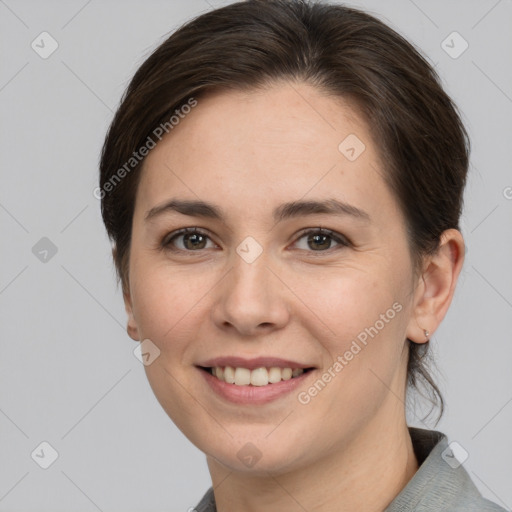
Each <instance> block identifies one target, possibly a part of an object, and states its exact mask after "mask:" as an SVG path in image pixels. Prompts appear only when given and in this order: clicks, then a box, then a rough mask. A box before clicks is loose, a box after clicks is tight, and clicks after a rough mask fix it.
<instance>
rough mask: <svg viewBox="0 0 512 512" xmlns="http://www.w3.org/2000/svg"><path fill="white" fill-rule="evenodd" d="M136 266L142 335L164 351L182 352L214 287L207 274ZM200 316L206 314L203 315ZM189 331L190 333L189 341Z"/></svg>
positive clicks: (136, 302) (137, 317)
mask: <svg viewBox="0 0 512 512" xmlns="http://www.w3.org/2000/svg"><path fill="white" fill-rule="evenodd" d="M142 263H143V262H141V264H140V265H137V264H134V268H133V286H132V295H133V304H134V316H135V320H136V322H137V326H138V328H139V332H140V334H141V336H143V337H144V338H149V339H151V340H152V341H153V342H154V343H155V344H156V345H157V346H158V347H159V348H160V350H161V351H162V352H165V353H166V354H167V353H169V354H176V353H178V352H180V351H181V350H183V347H184V346H185V341H186V340H188V338H190V335H191V334H192V333H191V329H193V326H194V325H200V323H199V320H198V316H199V315H200V312H201V310H202V307H203V306H202V304H203V303H204V302H205V294H207V292H208V290H210V289H211V288H212V287H213V286H214V284H215V279H214V276H209V275H208V273H204V272H203V273H197V272H196V273H191V272H190V271H188V272H187V273H186V275H185V274H184V272H183V271H180V270H175V269H172V268H169V267H168V266H165V265H154V264H153V265H149V264H147V265H144V264H142ZM201 314H203V315H204V312H202V313H201ZM186 332H190V335H189V336H188V338H187V335H186Z"/></svg>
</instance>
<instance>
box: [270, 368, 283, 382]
mask: <svg viewBox="0 0 512 512" xmlns="http://www.w3.org/2000/svg"><path fill="white" fill-rule="evenodd" d="M268 381H269V382H270V383H271V384H275V383H276V382H281V368H276V367H275V366H274V367H273V368H270V369H269V371H268Z"/></svg>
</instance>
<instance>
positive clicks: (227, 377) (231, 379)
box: [211, 366, 304, 386]
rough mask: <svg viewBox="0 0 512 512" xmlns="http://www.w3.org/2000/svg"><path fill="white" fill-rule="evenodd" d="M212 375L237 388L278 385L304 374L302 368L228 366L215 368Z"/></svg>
mask: <svg viewBox="0 0 512 512" xmlns="http://www.w3.org/2000/svg"><path fill="white" fill-rule="evenodd" d="M211 373H212V375H214V376H215V377H217V378H218V379H219V380H223V381H225V382H227V383H228V384H235V385H236V386H248V385H249V384H251V385H253V386H266V385H268V384H276V383H277V382H281V380H290V379H291V378H292V377H298V376H299V375H302V374H303V373H304V370H303V369H302V368H293V369H292V368H278V367H276V366H273V367H271V368H268V369H267V368H263V367H262V368H255V369H254V370H249V369H248V368H233V367H231V366H226V367H225V368H222V367H220V366H215V367H214V368H212V369H211Z"/></svg>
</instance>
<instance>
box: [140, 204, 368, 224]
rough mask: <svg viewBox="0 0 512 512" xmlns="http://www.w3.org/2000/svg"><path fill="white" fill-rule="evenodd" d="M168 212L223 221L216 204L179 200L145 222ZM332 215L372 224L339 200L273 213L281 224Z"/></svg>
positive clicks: (284, 206)
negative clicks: (290, 220)
mask: <svg viewBox="0 0 512 512" xmlns="http://www.w3.org/2000/svg"><path fill="white" fill-rule="evenodd" d="M168 212H178V213H181V214H183V215H189V216H191V217H202V218H207V219H215V220H223V217H224V216H223V214H222V210H221V209H220V208H219V207H218V206H215V205H214V204H211V203H207V202H205V201H199V200H197V201H196V200H179V199H171V200H170V201H167V202H165V203H163V204H161V205H158V206H155V207H154V208H151V209H150V210H148V211H147V213H146V216H145V218H144V220H145V221H146V222H148V221H150V220H152V219H155V218H156V217H158V216H160V215H163V214H164V213H168ZM322 213H323V214H332V215H342V216H350V217H353V218H354V219H357V220H361V221H364V222H366V223H368V222H371V217H370V215H369V214H368V213H367V212H365V211H364V210H361V209H360V208H357V207H356V206H353V205H351V204H348V203H344V202H342V201H339V200H338V199H325V200H322V201H313V200H310V201H304V200H299V201H291V202H289V203H283V204H282V205H280V206H278V207H277V208H275V209H274V211H273V214H272V216H273V218H274V221H275V222H281V221H283V220H286V219H290V218H294V217H301V216H305V215H315V214H322Z"/></svg>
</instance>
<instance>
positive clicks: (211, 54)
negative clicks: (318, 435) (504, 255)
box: [97, 0, 469, 417]
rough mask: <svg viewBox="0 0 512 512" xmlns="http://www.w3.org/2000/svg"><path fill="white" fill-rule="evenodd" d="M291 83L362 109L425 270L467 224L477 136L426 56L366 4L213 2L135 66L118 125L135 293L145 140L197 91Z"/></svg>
mask: <svg viewBox="0 0 512 512" xmlns="http://www.w3.org/2000/svg"><path fill="white" fill-rule="evenodd" d="M279 80H288V81H301V82H305V83H308V84H311V85H313V86H315V87H317V88H318V89H319V90H322V91H324V92H326V93H327V94H331V95H333V96H336V97H342V98H345V99H347V100H349V102H351V104H352V105H353V106H354V107H356V108H357V109H358V112H359V113H360V114H361V115H362V117H363V119H364V120H365V121H366V123H367V125H368V127H369V129H370V130H371V133H372V136H373V138H374V140H375V141H376V142H377V144H378V149H379V150H380V154H381V157H382V162H385V167H386V168H385V174H384V178H385V179H386V181H387V183H388V185H389V187H390V189H391V190H392V191H393V193H394V195H395V197H396V199H397V201H398V203H399V206H400V208H401V211H402V213H403V215H404V217H405V219H406V223H407V228H408V240H409V248H410V252H411V257H412V260H413V264H414V269H415V272H418V271H419V270H420V269H421V264H422V262H423V258H424V256H425V255H429V254H433V253H435V251H436V250H437V249H438V247H439V241H440V235H441V234H442V232H443V231H444V230H446V229H449V228H455V229H459V217H460V214H461V212H462V206H463V190H464V186H465V182H466V174H467V168H468V158H469V139H468V136H467V133H466V131H465V129H464V126H463V124H462V122H461V120H460V117H459V115H458V113H457V109H456V107H455V106H454V104H453V103H452V101H451V100H450V98H449V96H448V95H447V94H446V93H445V92H444V90H443V88H442V86H441V84H440V80H439V77H438V75H437V74H436V72H435V70H434V69H433V68H432V67H431V66H430V65H429V63H428V62H427V61H426V60H425V58H424V57H422V55H421V54H420V53H419V52H418V51H417V50H416V49H415V48H414V47H413V46H412V45H411V44H410V43H409V42H407V41H406V40H405V39H404V38H403V37H402V36H400V35H399V34H398V33H397V32H395V31H394V30H392V29H391V28H389V27H388V26H387V25H385V24H384V23H382V22H381V21H379V20H378V19H376V18H374V17H373V16H370V15H368V14H366V13H364V12H361V11H359V10H357V9H353V8H349V7H345V6H342V5H336V4H327V3H314V2H310V1H307V0H248V1H242V2H237V3H233V4H231V5H228V6H226V7H223V8H220V9H216V10H213V11H209V12H207V13H205V14H203V15H201V16H199V17H197V18H195V19H193V20H191V21H190V22H188V23H186V24H185V25H184V26H182V27H181V28H180V29H179V30H177V31H176V32H174V33H173V34H172V35H171V36H170V37H169V38H168V39H166V40H165V41H164V42H163V43H162V44H161V45H160V46H159V47H158V48H157V49H156V50H155V51H154V52H153V53H152V54H151V55H150V56H149V57H148V58H147V60H146V61H145V62H144V63H143V64H142V66H140V68H139V69H138V70H137V72H136V73H135V75H134V77H133V79H132V80H131V82H130V84H129V86H128V88H127V90H126V92H125V94H124V96H123V98H122V101H121V104H120V106H119V109H118V110H117V112H116V114H115V116H114V119H113V121H112V124H111V126H110V128H109V131H108V134H107V136H106V139H105V143H104V146H103V151H102V155H101V162H100V188H99V191H100V197H101V199H102V202H101V211H102V216H103V221H104V223H105V226H106V229H107V232H108V235H109V237H110V239H111V240H112V241H113V242H114V244H113V245H114V262H115V265H116V270H117V275H118V282H119V281H121V283H122V285H123V291H125V290H126V289H127V283H128V266H129V254H130V240H131V229H132V219H133V211H134V205H135V196H136V191H137V185H138V181H139V178H140V174H141V172H140V171H141V162H143V158H141V156H140V155H139V153H138V150H139V148H141V147H143V146H144V145H147V144H148V141H149V140H150V139H151V140H152V137H153V135H152V134H154V133H155V128H157V127H158V126H167V127H169V119H170V117H171V116H172V115H173V113H176V114H178V113H179V112H180V111H179V110H177V109H179V108H180V107H181V106H183V105H184V104H187V102H189V103H190V99H191V98H200V96H201V95H202V94H205V93H207V92H209V91H213V90H228V89H238V90H241V89H246V90H250V89H255V88H258V87H265V86H269V85H272V84H273V83H275V82H277V81H279ZM165 123H167V124H165ZM166 131H168V130H166ZM141 153H142V152H141ZM134 155H136V156H137V159H136V160H133V158H134ZM139 160H140V162H139ZM129 161H130V162H131V168H129V167H127V166H126V163H127V162H129ZM123 169H124V172H122V170H123ZM97 190H98V189H97ZM459 230H460V229H459ZM408 343H409V360H408V384H409V385H411V386H413V387H416V388H418V384H419V383H420V382H419V381H421V383H422V384H427V386H425V389H426V390H427V391H428V393H429V394H428V397H429V399H430V400H431V402H432V403H433V404H437V405H439V407H440V414H439V417H441V415H442V413H443V408H444V403H443V398H442V395H441V393H440V391H439V389H438V387H437V386H436V384H435V383H434V381H433V380H432V378H431V376H430V374H429V371H428V366H427V365H426V356H427V353H428V343H426V344H415V343H414V342H412V341H411V340H408ZM418 379H419V380H418Z"/></svg>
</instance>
